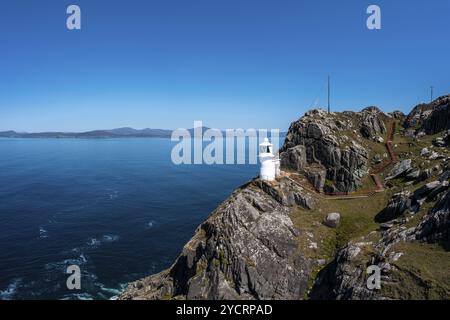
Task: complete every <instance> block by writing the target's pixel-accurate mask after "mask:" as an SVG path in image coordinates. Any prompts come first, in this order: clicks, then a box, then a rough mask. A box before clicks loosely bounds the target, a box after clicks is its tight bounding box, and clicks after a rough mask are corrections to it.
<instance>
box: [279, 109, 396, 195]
mask: <svg viewBox="0 0 450 320" xmlns="http://www.w3.org/2000/svg"><path fill="white" fill-rule="evenodd" d="M388 117H389V116H388V115H386V114H384V113H382V112H381V111H380V110H379V109H378V108H375V107H370V108H366V109H364V110H363V111H361V112H342V113H330V114H328V113H327V112H325V111H323V110H312V111H309V112H307V113H306V114H305V116H304V117H302V118H301V119H300V120H298V121H295V122H294V123H292V124H291V126H290V128H289V131H288V133H287V136H286V139H285V143H284V146H283V147H282V148H281V150H280V157H281V165H282V167H283V168H287V169H291V170H295V171H304V172H305V173H306V174H307V177H308V179H309V180H310V181H311V183H312V184H313V185H314V186H315V187H316V188H317V189H318V190H322V188H323V187H324V186H325V184H326V181H327V180H328V181H329V182H330V183H328V184H327V187H328V188H330V189H331V190H328V191H344V192H346V191H354V190H356V189H357V188H358V187H359V186H360V185H361V182H362V179H363V177H364V176H365V175H367V173H368V157H369V151H368V150H367V149H366V148H365V147H364V141H365V139H368V140H370V141H378V140H380V138H381V136H382V135H383V134H384V133H385V132H386V125H385V120H386V119H387V118H388ZM324 172H325V176H324ZM331 184H332V185H331Z"/></svg>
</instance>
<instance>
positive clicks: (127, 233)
mask: <svg viewBox="0 0 450 320" xmlns="http://www.w3.org/2000/svg"><path fill="white" fill-rule="evenodd" d="M172 146H173V143H172V142H170V140H167V139H86V140H81V139H80V140H78V139H73V140H70V139H67V140H66V139H61V140H59V139H0V299H73V298H78V299H108V298H111V297H113V296H115V295H117V294H118V293H119V292H120V290H122V289H123V287H124V286H125V284H126V283H127V282H129V281H133V280H136V279H138V278H140V277H143V276H146V275H149V274H153V273H156V272H159V271H161V270H163V269H165V268H167V267H169V266H170V265H171V264H172V263H173V261H174V259H175V258H176V257H177V255H178V254H179V253H180V251H181V249H182V247H183V245H184V244H185V243H186V241H187V240H189V239H190V237H191V236H192V235H193V233H194V231H195V228H196V227H197V226H198V225H199V224H200V223H201V222H202V221H203V220H204V219H205V218H206V217H207V216H208V214H209V213H210V212H211V211H212V210H213V209H214V208H215V207H216V206H217V205H218V204H219V203H220V202H222V201H223V200H224V199H225V198H226V197H227V196H228V195H229V194H230V193H231V192H232V191H233V190H234V189H235V188H236V187H237V186H239V185H241V184H243V183H245V182H246V181H248V180H249V179H251V178H252V177H254V176H255V175H257V172H258V167H257V166H254V165H231V166H230V165H228V166H226V165H215V166H208V165H197V166H194V165H181V166H176V165H173V164H172V162H171V159H170V152H171V149H172ZM72 264H77V265H79V266H80V268H81V271H82V278H81V285H82V289H81V291H75V292H73V291H69V290H68V289H67V287H66V279H67V276H68V275H66V274H65V272H66V269H67V266H69V265H72Z"/></svg>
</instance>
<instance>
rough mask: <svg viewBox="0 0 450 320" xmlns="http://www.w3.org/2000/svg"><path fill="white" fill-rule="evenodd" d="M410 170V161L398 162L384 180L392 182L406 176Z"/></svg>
mask: <svg viewBox="0 0 450 320" xmlns="http://www.w3.org/2000/svg"><path fill="white" fill-rule="evenodd" d="M411 168H412V167H411V159H406V160H403V161H400V162H398V163H397V164H395V166H394V167H393V168H392V170H391V172H390V173H389V177H387V178H386V180H392V179H396V178H399V177H401V176H403V175H406V174H407V173H408V172H409V171H410V170H411Z"/></svg>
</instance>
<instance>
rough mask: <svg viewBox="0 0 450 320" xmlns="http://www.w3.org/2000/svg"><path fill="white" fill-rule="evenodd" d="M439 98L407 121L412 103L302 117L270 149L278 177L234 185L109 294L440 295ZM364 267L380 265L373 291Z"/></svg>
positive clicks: (447, 158) (445, 242) (444, 228)
mask: <svg viewBox="0 0 450 320" xmlns="http://www.w3.org/2000/svg"><path fill="white" fill-rule="evenodd" d="M442 101H448V100H445V98H444V99H442V98H441V99H439V100H437V101H435V102H434V104H433V105H438V106H439V107H436V108H433V109H432V110H431V113H430V114H428V115H427V116H426V118H425V117H422V116H421V118H420V119H421V120H420V121H417V122H413V121H412V120H411V119H413V118H414V117H415V115H414V114H416V113H417V112H418V111H417V108H415V109H414V110H413V111H412V113H411V114H410V115H408V117H407V118H406V120H405V118H404V116H403V114H401V113H398V112H395V113H391V114H385V113H383V112H381V111H380V110H379V109H377V108H374V107H370V108H366V109H363V110H362V111H361V112H343V113H330V114H328V113H326V112H324V111H321V110H313V111H310V112H308V113H306V114H305V116H304V117H302V118H301V119H300V120H298V121H295V122H294V123H292V125H291V127H290V129H289V132H288V134H287V137H286V141H285V144H284V146H283V147H282V148H281V153H280V156H281V161H282V167H283V172H282V176H281V177H279V178H278V179H277V180H276V181H275V182H263V181H261V180H259V179H254V180H252V181H250V182H249V183H247V184H246V185H244V186H242V187H240V188H238V189H237V190H236V191H235V192H234V193H233V194H232V195H231V196H230V197H229V198H228V199H226V200H225V201H224V202H223V203H222V204H221V205H220V206H219V207H218V208H217V209H216V210H215V211H214V212H213V213H212V214H211V215H210V216H209V217H208V218H207V219H206V221H205V222H204V223H202V224H201V225H200V226H199V227H198V229H197V230H196V232H195V235H194V236H193V237H192V239H191V240H190V241H189V242H188V243H187V244H186V245H185V246H184V248H183V250H182V253H181V254H180V256H179V257H178V258H177V259H176V261H175V262H174V264H173V265H172V266H171V267H170V268H169V269H167V270H164V271H162V272H160V273H159V274H155V275H152V276H149V277H147V278H144V279H141V280H138V281H136V282H133V283H130V284H129V286H128V288H127V289H126V290H125V292H124V293H123V294H122V295H121V296H120V298H121V299H304V298H312V299H408V298H411V299H412V298H415V299H426V298H428V299H433V298H436V299H448V298H450V277H449V274H448V270H450V253H449V251H448V250H449V248H450V245H449V243H450V241H449V234H450V232H449V228H450V218H449V215H450V213H449V212H450V191H449V179H450V149H449V146H448V144H447V143H446V141H447V140H448V137H449V134H448V133H447V130H446V129H447V127H446V126H447V124H445V123H444V122H445V121H444V120H442V119H440V116H438V115H442V114H445V112H448V108H449V107H448V103H447V104H445V103H444V104H443V103H442ZM421 114H422V112H421ZM433 119H434V120H433ZM433 121H434V122H433ZM393 123H396V124H397V127H396V128H397V129H396V131H395V132H392V133H391V134H390V133H389V132H388V131H389V128H391V127H395V126H391V125H392V124H393ZM427 128H433V129H427ZM441 129H442V130H441ZM444 129H445V130H444ZM430 130H431V131H430ZM437 130H440V131H437ZM421 132H423V133H421ZM427 133H433V135H431V134H427ZM387 139H392V140H393V141H392V143H391V147H392V148H393V151H392V152H393V153H395V159H394V160H395V161H394V160H393V159H392V157H389V155H388V154H389V152H388V151H389V150H387V149H388V144H385V142H386V140H387ZM397 157H398V159H397ZM397 160H398V161H397ZM374 172H376V176H377V178H376V179H374V180H375V181H377V180H378V181H379V183H381V184H382V187H383V188H382V189H379V188H377V186H376V183H375V181H372V180H371V179H370V173H372V174H374ZM324 190H325V191H326V190H328V191H345V192H346V193H345V194H344V195H342V194H340V193H338V194H324V193H323V192H321V191H324ZM353 191H356V192H353ZM362 191H364V192H362ZM369 266H372V267H373V266H376V267H378V268H379V269H380V270H381V283H382V285H381V288H379V289H369V287H368V286H367V280H368V272H367V268H368V267H369Z"/></svg>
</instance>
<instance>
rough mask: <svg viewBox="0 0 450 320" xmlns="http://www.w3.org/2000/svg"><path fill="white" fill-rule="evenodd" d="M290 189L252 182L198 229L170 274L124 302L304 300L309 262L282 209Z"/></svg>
mask: <svg viewBox="0 0 450 320" xmlns="http://www.w3.org/2000/svg"><path fill="white" fill-rule="evenodd" d="M286 188H287V187H286V186H281V187H280V189H281V191H276V190H275V189H277V187H270V186H269V185H267V184H266V185H265V187H263V188H261V184H260V183H259V182H252V183H250V184H248V185H246V186H244V187H243V188H241V189H239V190H238V191H236V192H235V193H234V194H233V195H232V196H231V197H230V198H229V199H228V200H226V201H225V202H224V203H223V204H222V205H220V206H219V208H217V209H216V210H215V211H214V212H213V213H212V215H211V216H210V217H209V218H208V219H207V220H206V221H205V222H204V223H203V224H202V225H201V226H200V227H199V228H198V229H197V231H196V234H195V235H194V237H193V238H192V239H191V241H189V242H188V243H187V244H186V245H185V247H184V248H183V252H182V253H181V255H180V256H179V257H178V259H177V260H176V262H175V263H174V264H173V266H172V267H171V268H170V269H168V270H165V271H163V272H161V273H159V274H156V275H153V276H150V277H148V278H145V279H142V280H139V281H137V282H135V283H131V284H130V285H129V287H128V289H127V290H126V291H125V292H124V293H123V294H122V296H121V297H120V298H121V299H166V298H171V299H301V298H302V297H303V295H304V292H305V290H306V288H307V284H308V280H309V277H310V273H311V261H310V260H308V259H307V258H305V257H303V256H302V255H301V253H299V252H298V251H297V236H298V235H299V234H298V231H297V230H296V229H295V228H294V226H293V223H292V221H291V219H290V218H289V216H288V213H289V210H288V207H286V206H284V205H283V204H282V203H284V202H285V201H288V200H286V199H285V198H286V197H285V195H286V194H283V192H285V191H286ZM283 189H284V191H283ZM274 190H275V191H274ZM278 192H279V193H278ZM293 192H294V193H295V191H293ZM274 194H275V195H276V197H275V198H274V197H273V195H274ZM280 194H282V196H279V195H280ZM304 194H305V192H303V195H300V194H299V196H302V197H304V196H305V195H304ZM292 197H293V200H292V201H294V202H296V203H297V202H299V203H302V202H303V200H300V201H299V200H297V199H295V195H292Z"/></svg>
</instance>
